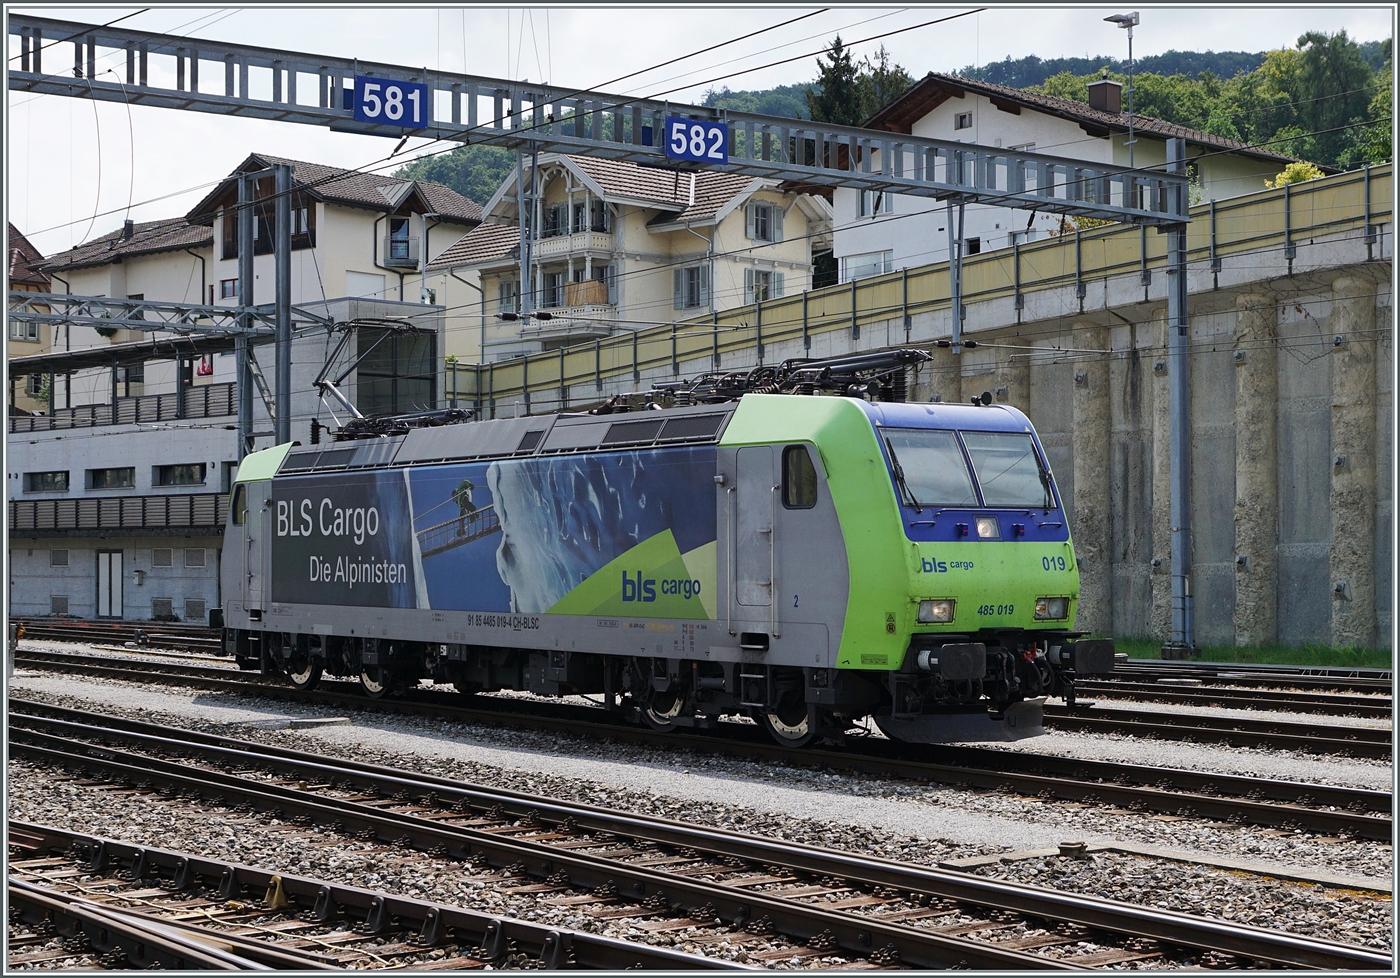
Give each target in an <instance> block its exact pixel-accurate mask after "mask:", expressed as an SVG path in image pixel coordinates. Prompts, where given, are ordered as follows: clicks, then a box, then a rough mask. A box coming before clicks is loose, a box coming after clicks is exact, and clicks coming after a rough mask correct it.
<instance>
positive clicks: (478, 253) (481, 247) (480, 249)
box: [428, 224, 520, 269]
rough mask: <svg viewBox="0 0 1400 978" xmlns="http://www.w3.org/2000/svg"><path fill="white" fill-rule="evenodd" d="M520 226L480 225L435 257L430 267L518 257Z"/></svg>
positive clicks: (450, 266) (454, 266) (446, 266)
mask: <svg viewBox="0 0 1400 978" xmlns="http://www.w3.org/2000/svg"><path fill="white" fill-rule="evenodd" d="M519 254H520V228H519V227H517V226H516V225H514V224H479V225H477V226H476V227H475V228H473V229H472V231H471V233H470V234H468V235H467V236H466V237H464V238H463V239H462V240H461V241H458V242H457V243H456V244H454V245H453V246H452V247H450V248H448V249H447V250H446V251H444V252H443V253H442V254H440V255H438V256H437V257H436V258H434V259H433V260H432V261H431V262H430V263H429V264H428V268H430V269H436V268H456V267H457V266H459V265H478V264H481V263H482V262H488V261H496V260H500V259H505V258H513V257H517V256H519Z"/></svg>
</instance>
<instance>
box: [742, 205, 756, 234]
mask: <svg viewBox="0 0 1400 978" xmlns="http://www.w3.org/2000/svg"><path fill="white" fill-rule="evenodd" d="M757 208H758V205H757V204H754V203H752V202H750V203H748V204H745V205H744V236H745V237H747V238H749V239H750V240H752V239H753V237H754V229H753V215H754V211H755V210H756V209H757Z"/></svg>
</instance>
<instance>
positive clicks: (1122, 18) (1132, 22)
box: [1104, 10, 1140, 170]
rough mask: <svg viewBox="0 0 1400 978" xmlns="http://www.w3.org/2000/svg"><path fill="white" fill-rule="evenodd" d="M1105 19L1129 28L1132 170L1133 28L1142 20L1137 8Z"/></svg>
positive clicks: (1130, 155) (1130, 165)
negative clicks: (1128, 12)
mask: <svg viewBox="0 0 1400 978" xmlns="http://www.w3.org/2000/svg"><path fill="white" fill-rule="evenodd" d="M1104 20H1105V21H1107V22H1108V23H1110V24H1117V25H1118V26H1119V27H1126V28H1127V29H1128V169H1130V170H1131V169H1132V168H1133V146H1134V144H1136V143H1137V140H1136V139H1134V138H1133V28H1134V27H1136V26H1137V25H1138V23H1139V22H1140V20H1139V18H1138V12H1137V11H1136V10H1134V11H1133V12H1132V13H1130V14H1114V15H1113V16H1112V17H1105V18H1104Z"/></svg>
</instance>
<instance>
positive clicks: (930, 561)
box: [919, 557, 972, 574]
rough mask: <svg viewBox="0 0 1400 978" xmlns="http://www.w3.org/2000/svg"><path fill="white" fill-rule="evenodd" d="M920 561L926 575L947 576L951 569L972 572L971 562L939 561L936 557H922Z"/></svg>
mask: <svg viewBox="0 0 1400 978" xmlns="http://www.w3.org/2000/svg"><path fill="white" fill-rule="evenodd" d="M919 560H920V561H921V562H922V564H923V566H922V568H921V569H922V570H923V572H924V573H925V574H946V573H948V568H949V567H951V568H953V570H972V561H970V560H939V559H937V558H936V557H920V558H919Z"/></svg>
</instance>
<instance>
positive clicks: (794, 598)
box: [792, 594, 797, 608]
mask: <svg viewBox="0 0 1400 978" xmlns="http://www.w3.org/2000/svg"><path fill="white" fill-rule="evenodd" d="M792 606H793V607H794V608H796V607H797V595H795V594H794V595H793V596H792Z"/></svg>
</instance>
